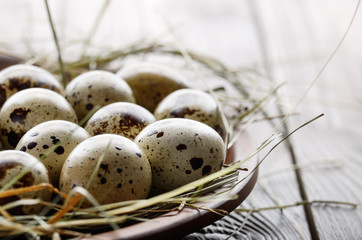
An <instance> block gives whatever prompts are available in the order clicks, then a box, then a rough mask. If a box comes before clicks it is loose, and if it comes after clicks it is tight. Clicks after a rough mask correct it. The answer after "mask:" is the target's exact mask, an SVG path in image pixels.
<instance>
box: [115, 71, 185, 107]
mask: <svg viewBox="0 0 362 240" xmlns="http://www.w3.org/2000/svg"><path fill="white" fill-rule="evenodd" d="M117 74H118V75H119V76H121V77H122V78H123V79H124V80H126V82H127V83H128V85H129V86H130V87H131V88H132V90H133V94H134V96H135V98H136V103H137V104H139V105H141V106H142V107H144V108H146V109H147V110H148V111H150V112H153V111H154V110H155V108H156V106H157V104H158V103H159V102H160V101H161V100H162V99H163V98H164V97H166V96H167V95H168V94H170V93H171V92H173V91H175V90H177V89H181V88H186V87H187V86H186V84H185V80H184V79H183V77H182V76H180V75H178V74H177V73H175V72H174V71H172V70H171V69H168V68H165V67H163V66H162V67H161V66H158V65H151V64H140V65H135V66H132V67H127V68H125V69H122V70H120V71H119V72H118V73H117Z"/></svg>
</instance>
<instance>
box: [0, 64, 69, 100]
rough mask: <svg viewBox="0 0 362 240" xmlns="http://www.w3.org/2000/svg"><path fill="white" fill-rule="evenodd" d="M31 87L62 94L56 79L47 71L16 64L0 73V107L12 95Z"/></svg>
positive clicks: (60, 86) (61, 88)
mask: <svg viewBox="0 0 362 240" xmlns="http://www.w3.org/2000/svg"><path fill="white" fill-rule="evenodd" d="M33 87H37V88H47V89H50V90H53V91H55V92H58V93H60V94H63V93H64V89H63V86H62V85H61V84H60V82H59V81H58V79H56V78H55V77H54V76H53V75H52V74H51V73H50V72H48V71H47V70H45V69H42V68H40V67H37V66H32V65H25V64H17V65H13V66H10V67H7V68H5V69H3V70H2V71H1V72H0V107H1V106H2V105H3V104H4V102H5V101H6V100H7V99H8V98H9V97H10V96H11V95H13V94H14V93H16V92H18V91H21V90H23V89H27V88H33Z"/></svg>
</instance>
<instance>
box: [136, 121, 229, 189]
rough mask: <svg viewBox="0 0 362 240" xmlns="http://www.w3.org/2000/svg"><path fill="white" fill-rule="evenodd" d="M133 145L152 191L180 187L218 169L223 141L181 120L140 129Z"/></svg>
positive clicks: (202, 127)
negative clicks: (146, 167) (141, 157)
mask: <svg viewBox="0 0 362 240" xmlns="http://www.w3.org/2000/svg"><path fill="white" fill-rule="evenodd" d="M135 142H136V143H137V144H138V145H139V146H140V147H141V149H142V150H143V151H144V152H145V154H146V155H147V158H148V160H149V161H150V164H151V168H152V191H153V192H154V193H160V192H164V191H169V190H172V189H175V188H177V187H180V186H183V185H185V184H187V183H190V182H192V181H194V180H197V179H200V178H202V177H204V176H207V175H209V174H211V173H214V172H216V171H218V170H220V169H221V167H222V165H223V162H224V159H225V154H226V152H225V146H224V141H223V140H222V138H221V137H220V135H219V134H218V133H217V132H216V131H215V130H214V129H212V128H211V127H209V126H208V125H206V124H204V123H201V122H198V121H195V120H191V119H185V118H173V119H172V118H171V119H164V120H160V121H156V122H154V123H152V124H150V125H148V126H147V127H146V128H145V129H143V130H142V131H141V132H140V133H139V134H138V136H137V137H136V139H135Z"/></svg>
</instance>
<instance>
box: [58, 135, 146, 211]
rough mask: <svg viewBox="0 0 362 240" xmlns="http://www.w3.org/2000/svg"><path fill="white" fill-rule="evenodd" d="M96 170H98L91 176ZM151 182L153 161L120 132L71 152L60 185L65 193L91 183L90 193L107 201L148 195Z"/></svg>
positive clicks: (102, 202)
mask: <svg viewBox="0 0 362 240" xmlns="http://www.w3.org/2000/svg"><path fill="white" fill-rule="evenodd" d="M98 161H101V162H100V164H99V163H98ZM97 163H98V164H99V165H98V166H99V169H97V168H96V166H97ZM93 171H97V172H96V175H95V177H94V179H91V176H92V174H93ZM90 181H91V184H90ZM151 181H152V175H151V168H150V165H149V162H148V160H147V157H146V155H145V154H144V153H143V151H142V150H141V149H140V148H139V147H138V146H137V144H135V143H134V142H133V141H132V140H130V139H127V138H125V137H122V136H119V135H115V134H102V135H97V136H94V137H90V138H88V139H86V140H84V141H83V142H81V143H80V144H79V145H78V146H77V147H76V148H75V149H74V150H73V151H72V152H71V153H70V154H69V156H68V159H67V160H66V161H65V163H64V165H63V168H62V171H61V175H60V182H59V184H60V190H61V191H62V192H65V193H67V192H69V191H70V190H71V189H73V188H74V187H76V186H81V187H84V188H87V186H88V185H89V188H88V191H89V193H90V194H92V196H93V197H95V198H96V200H97V201H98V202H99V203H100V204H106V203H113V202H119V201H125V200H133V199H142V198H146V197H147V196H148V193H149V191H150V188H151ZM84 206H89V203H85V205H84Z"/></svg>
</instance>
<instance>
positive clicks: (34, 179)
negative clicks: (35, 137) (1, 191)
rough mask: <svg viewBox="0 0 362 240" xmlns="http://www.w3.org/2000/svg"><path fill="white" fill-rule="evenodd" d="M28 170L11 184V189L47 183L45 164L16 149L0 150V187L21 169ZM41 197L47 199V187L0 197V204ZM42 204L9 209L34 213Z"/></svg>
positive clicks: (19, 212) (48, 195) (49, 195)
mask: <svg viewBox="0 0 362 240" xmlns="http://www.w3.org/2000/svg"><path fill="white" fill-rule="evenodd" d="M25 170H28V172H27V173H25V175H24V176H23V177H21V178H20V179H19V180H18V181H16V182H15V183H14V184H13V185H12V187H11V188H12V189H14V188H21V187H29V186H33V185H37V184H41V183H49V176H48V172H47V169H46V168H45V166H44V165H43V164H42V163H41V162H40V161H39V160H38V159H36V158H35V157H34V156H32V155H30V154H28V153H25V152H21V151H16V150H5V151H1V152H0V188H1V187H4V186H5V185H6V184H7V183H8V182H9V181H11V180H12V179H13V178H15V177H17V176H18V175H19V174H20V173H23V171H25ZM25 198H26V199H36V198H38V199H41V200H43V201H49V200H50V199H51V192H50V191H49V190H47V189H43V190H40V191H34V192H27V193H22V194H19V195H18V196H11V197H7V198H0V205H1V206H4V205H5V204H7V203H10V202H13V201H16V200H20V199H25ZM42 208H43V206H41V205H38V204H37V205H22V206H19V207H15V208H13V209H11V211H10V213H13V214H36V213H38V212H39V211H40V210H41V209H42Z"/></svg>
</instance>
